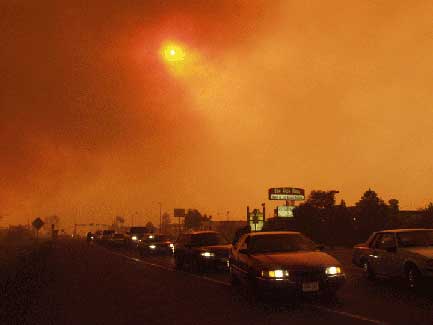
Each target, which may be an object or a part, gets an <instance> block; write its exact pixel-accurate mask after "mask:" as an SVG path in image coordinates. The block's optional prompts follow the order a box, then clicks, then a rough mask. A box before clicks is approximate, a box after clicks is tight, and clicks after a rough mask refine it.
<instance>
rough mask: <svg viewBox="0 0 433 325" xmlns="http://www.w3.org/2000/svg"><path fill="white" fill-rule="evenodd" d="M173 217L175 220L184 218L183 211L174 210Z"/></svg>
mask: <svg viewBox="0 0 433 325" xmlns="http://www.w3.org/2000/svg"><path fill="white" fill-rule="evenodd" d="M174 217H175V218H183V217H185V209H174Z"/></svg>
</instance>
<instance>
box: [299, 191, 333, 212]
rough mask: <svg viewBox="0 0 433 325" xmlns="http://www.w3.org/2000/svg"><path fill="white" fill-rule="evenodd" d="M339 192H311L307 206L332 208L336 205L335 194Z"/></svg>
mask: <svg viewBox="0 0 433 325" xmlns="http://www.w3.org/2000/svg"><path fill="white" fill-rule="evenodd" d="M336 193H337V191H311V193H310V195H309V197H308V199H307V201H306V202H305V203H306V204H308V205H310V206H312V207H314V208H317V209H325V208H331V207H333V206H334V205H335V194H336Z"/></svg>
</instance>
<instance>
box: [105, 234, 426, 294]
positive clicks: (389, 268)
mask: <svg viewBox="0 0 433 325" xmlns="http://www.w3.org/2000/svg"><path fill="white" fill-rule="evenodd" d="M103 236H104V234H102V237H101V238H103ZM134 237H135V238H134ZM111 242H112V246H117V244H118V243H119V245H120V242H121V236H118V234H117V235H116V234H111ZM122 245H123V246H126V247H134V248H136V249H138V251H139V252H140V254H141V255H148V254H152V253H153V254H160V253H164V254H173V256H174V264H175V267H176V269H178V270H189V271H192V272H197V273H203V272H207V271H211V270H222V271H228V272H229V277H230V282H231V284H232V285H233V286H239V285H241V286H244V287H246V288H248V289H249V292H251V293H253V294H254V295H256V294H263V293H265V294H266V293H268V292H272V293H276V292H277V293H291V294H294V295H296V294H302V295H309V294H320V295H323V296H328V297H331V296H334V295H335V294H336V292H337V291H338V290H339V289H340V288H341V287H342V285H343V284H344V283H345V281H346V275H345V272H344V270H343V267H342V265H341V263H340V262H339V261H338V260H337V259H336V258H335V257H333V256H331V255H329V254H328V253H326V252H324V251H323V249H324V247H323V246H321V245H317V244H315V243H314V242H313V241H311V240H310V239H309V238H307V237H306V236H304V235H303V234H301V233H299V232H295V231H275V232H251V233H246V234H244V235H242V236H241V237H240V238H239V239H238V240H237V241H235V242H232V243H229V242H228V241H227V240H226V239H225V238H224V237H223V236H222V235H221V234H219V233H218V232H215V231H194V232H188V233H184V234H181V235H180V236H179V237H178V239H177V240H176V241H175V242H174V241H172V240H170V238H169V237H168V236H166V235H162V234H142V235H130V236H125V235H123V242H122ZM352 262H353V264H354V265H356V266H359V267H361V268H362V270H363V271H364V274H365V276H366V278H368V279H375V278H377V277H380V276H397V277H403V278H404V279H406V282H407V284H408V286H409V287H410V288H416V287H419V286H420V284H421V282H422V279H425V278H433V230H431V229H397V230H385V231H379V232H375V233H373V234H372V235H371V236H370V237H369V239H368V240H367V241H366V242H365V243H362V244H359V245H356V246H355V247H354V248H353V255H352Z"/></svg>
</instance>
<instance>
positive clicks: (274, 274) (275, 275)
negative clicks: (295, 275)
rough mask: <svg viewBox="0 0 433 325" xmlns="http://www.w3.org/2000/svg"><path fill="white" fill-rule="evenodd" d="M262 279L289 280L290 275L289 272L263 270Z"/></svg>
mask: <svg viewBox="0 0 433 325" xmlns="http://www.w3.org/2000/svg"><path fill="white" fill-rule="evenodd" d="M261 275H262V278H270V279H283V278H288V277H289V276H290V273H289V271H288V270H263V271H262V273H261Z"/></svg>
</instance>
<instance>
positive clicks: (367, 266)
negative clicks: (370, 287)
mask: <svg viewBox="0 0 433 325" xmlns="http://www.w3.org/2000/svg"><path fill="white" fill-rule="evenodd" d="M362 269H363V271H364V275H365V277H366V278H367V279H369V280H373V279H375V278H376V274H375V273H374V271H373V270H372V269H371V265H370V263H369V262H368V260H364V261H363V262H362Z"/></svg>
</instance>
